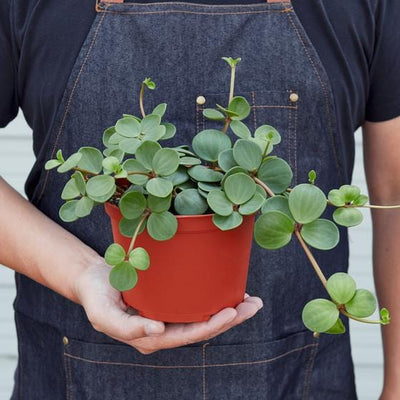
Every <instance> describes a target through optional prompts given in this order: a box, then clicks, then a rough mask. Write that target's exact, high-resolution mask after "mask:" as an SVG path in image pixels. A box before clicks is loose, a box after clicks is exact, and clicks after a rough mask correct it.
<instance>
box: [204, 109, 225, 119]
mask: <svg viewBox="0 0 400 400" xmlns="http://www.w3.org/2000/svg"><path fill="white" fill-rule="evenodd" d="M203 115H204V116H205V117H206V118H208V119H210V120H212V121H223V120H224V119H225V115H224V114H222V113H221V112H220V111H218V110H215V109H214V108H205V109H204V110H203Z"/></svg>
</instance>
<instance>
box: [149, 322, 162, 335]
mask: <svg viewBox="0 0 400 400" xmlns="http://www.w3.org/2000/svg"><path fill="white" fill-rule="evenodd" d="M144 331H145V332H146V335H149V336H155V335H161V333H163V331H164V330H163V328H162V326H161V325H160V324H156V323H155V322H148V323H147V324H146V325H145V327H144Z"/></svg>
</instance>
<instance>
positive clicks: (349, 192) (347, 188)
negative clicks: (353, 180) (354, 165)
mask: <svg viewBox="0 0 400 400" xmlns="http://www.w3.org/2000/svg"><path fill="white" fill-rule="evenodd" d="M339 190H340V191H341V192H342V193H343V196H344V200H345V202H346V203H351V202H352V201H353V200H355V199H356V198H357V197H358V196H359V195H360V188H359V187H357V186H353V185H343V186H341V187H340V189H339Z"/></svg>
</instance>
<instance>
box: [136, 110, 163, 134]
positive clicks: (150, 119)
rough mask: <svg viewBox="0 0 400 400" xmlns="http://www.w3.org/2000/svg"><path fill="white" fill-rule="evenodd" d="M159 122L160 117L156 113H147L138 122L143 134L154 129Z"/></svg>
mask: <svg viewBox="0 0 400 400" xmlns="http://www.w3.org/2000/svg"><path fill="white" fill-rule="evenodd" d="M160 123H161V117H160V116H159V115H157V114H147V115H146V116H145V117H144V118H143V119H142V121H141V123H140V129H141V132H142V134H143V135H147V134H148V133H150V132H151V131H153V130H154V129H157V128H158V127H159V125H160Z"/></svg>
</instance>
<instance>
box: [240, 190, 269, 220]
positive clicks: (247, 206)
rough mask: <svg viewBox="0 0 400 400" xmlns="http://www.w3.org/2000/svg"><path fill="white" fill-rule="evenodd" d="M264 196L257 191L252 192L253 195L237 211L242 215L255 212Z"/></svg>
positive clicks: (262, 202)
mask: <svg viewBox="0 0 400 400" xmlns="http://www.w3.org/2000/svg"><path fill="white" fill-rule="evenodd" d="M264 202H265V197H263V196H262V195H261V194H259V193H257V192H256V193H254V196H253V197H252V198H251V199H250V200H249V201H247V202H246V203H244V204H242V205H241V206H240V207H239V213H240V214H242V215H251V214H254V213H256V212H257V211H258V210H259V209H260V208H261V207H262V205H263V204H264Z"/></svg>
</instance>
